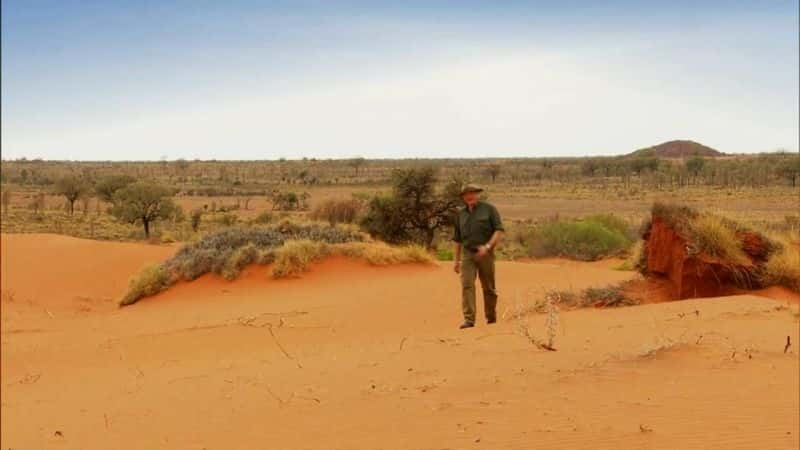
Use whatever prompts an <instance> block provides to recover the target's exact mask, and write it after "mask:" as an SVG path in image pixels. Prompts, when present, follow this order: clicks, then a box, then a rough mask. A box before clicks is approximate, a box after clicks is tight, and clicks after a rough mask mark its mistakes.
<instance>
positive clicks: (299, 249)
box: [272, 240, 433, 278]
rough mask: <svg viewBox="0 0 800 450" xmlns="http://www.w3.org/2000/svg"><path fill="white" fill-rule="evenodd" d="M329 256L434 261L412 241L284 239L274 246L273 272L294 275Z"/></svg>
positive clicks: (398, 261) (378, 261)
mask: <svg viewBox="0 0 800 450" xmlns="http://www.w3.org/2000/svg"><path fill="white" fill-rule="evenodd" d="M331 256H343V257H347V258H352V259H358V260H362V261H366V262H367V263H369V264H372V265H376V266H387V265H393V264H406V263H430V262H433V257H432V256H431V255H430V253H428V252H427V251H426V250H425V249H424V248H422V247H419V246H415V245H411V246H403V247H394V246H390V245H388V244H384V243H381V242H348V243H343V244H326V243H324V242H313V241H308V240H300V241H291V242H287V243H286V244H284V245H283V246H282V247H280V248H278V249H277V250H276V252H275V264H274V266H273V267H272V275H273V276H275V277H278V278H280V277H287V276H296V275H298V274H300V273H302V272H305V271H307V270H308V268H309V266H310V265H311V264H312V263H313V262H315V261H319V260H321V259H324V258H326V257H331Z"/></svg>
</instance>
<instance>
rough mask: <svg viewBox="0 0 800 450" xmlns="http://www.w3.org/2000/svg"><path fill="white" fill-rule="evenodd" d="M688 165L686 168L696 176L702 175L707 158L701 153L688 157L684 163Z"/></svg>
mask: <svg viewBox="0 0 800 450" xmlns="http://www.w3.org/2000/svg"><path fill="white" fill-rule="evenodd" d="M684 165H685V166H686V170H687V171H688V172H689V173H690V174H691V175H692V176H693V177H695V178H697V176H698V175H700V172H702V171H703V168H704V167H705V166H706V160H705V158H703V157H702V156H700V155H694V156H692V157H691V158H689V159H687V160H686V162H685V163H684Z"/></svg>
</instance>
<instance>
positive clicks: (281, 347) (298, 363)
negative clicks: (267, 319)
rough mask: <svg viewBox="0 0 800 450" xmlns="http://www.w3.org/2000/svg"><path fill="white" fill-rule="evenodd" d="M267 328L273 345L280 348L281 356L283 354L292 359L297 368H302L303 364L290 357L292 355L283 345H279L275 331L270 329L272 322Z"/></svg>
mask: <svg viewBox="0 0 800 450" xmlns="http://www.w3.org/2000/svg"><path fill="white" fill-rule="evenodd" d="M267 330H269V334H270V335H271V336H272V339H273V340H274V341H275V345H277V346H278V348H279V349H281V352H282V353H283V356H285V357H286V358H287V359H290V360H292V361H294V362H295V364H297V368H298V369H302V368H303V365H302V364H300V361H298V360H296V359H294V357H292V355H290V354H289V352H287V351H286V349H285V348H283V345H281V341H279V340H278V336H276V335H275V332H274V331H272V324H269V325H268V326H267Z"/></svg>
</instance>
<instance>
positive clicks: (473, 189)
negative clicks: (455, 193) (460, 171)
mask: <svg viewBox="0 0 800 450" xmlns="http://www.w3.org/2000/svg"><path fill="white" fill-rule="evenodd" d="M467 192H483V188H482V187H480V186H478V185H477V184H472V183H467V184H465V185H464V186H461V195H464V194H466V193H467Z"/></svg>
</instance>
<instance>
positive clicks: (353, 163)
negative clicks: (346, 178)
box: [347, 157, 367, 178]
mask: <svg viewBox="0 0 800 450" xmlns="http://www.w3.org/2000/svg"><path fill="white" fill-rule="evenodd" d="M366 162H367V160H366V159H364V158H362V157H358V158H353V159H351V160H350V161H348V163H347V164H348V165H349V166H350V167H352V168H353V170H355V172H356V178H358V172H359V171H360V170H361V167H363V166H364V164H366Z"/></svg>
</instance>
